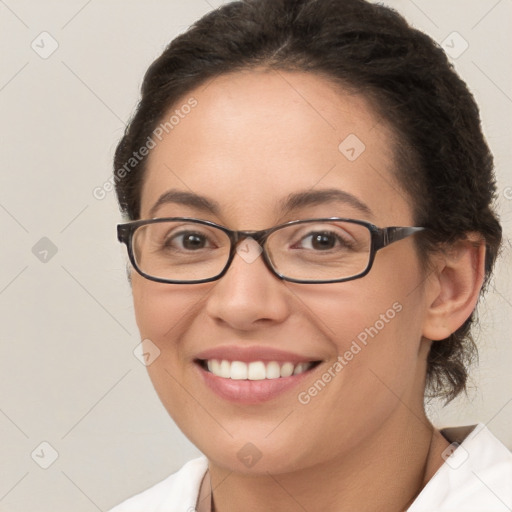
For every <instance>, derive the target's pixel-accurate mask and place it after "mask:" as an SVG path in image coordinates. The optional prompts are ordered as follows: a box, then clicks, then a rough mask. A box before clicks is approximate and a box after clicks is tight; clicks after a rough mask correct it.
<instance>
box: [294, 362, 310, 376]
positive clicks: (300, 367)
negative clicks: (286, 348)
mask: <svg viewBox="0 0 512 512" xmlns="http://www.w3.org/2000/svg"><path fill="white" fill-rule="evenodd" d="M307 368H308V363H299V364H298V365H297V366H296V367H295V369H294V370H293V375H298V374H299V373H304V372H305V371H306V370H307Z"/></svg>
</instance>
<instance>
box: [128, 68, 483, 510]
mask: <svg viewBox="0 0 512 512" xmlns="http://www.w3.org/2000/svg"><path fill="white" fill-rule="evenodd" d="M191 96H194V97H195V98H196V99H197V101H198V105H197V107H196V108H195V109H193V111H192V112H191V113H190V114H188V115H187V116H186V117H185V118H184V119H183V120H181V122H180V123H179V124H178V125H177V126H176V127H175V128H174V129H173V130H172V131H170V132H169V133H168V134H167V135H166V136H165V137H164V138H163V140H162V141H161V142H159V143H158V145H157V146H156V147H155V148H154V149H153V150H152V152H151V154H150V157H149V160H148V167H147V172H146V176H145V181H144V184H143V188H142V192H141V218H151V216H157V217H167V216H193V217H197V218H202V219H206V220H211V221H214V222H217V223H219V224H222V225H224V226H227V227H229V228H231V229H248V230H258V229H265V228H268V227H271V226H274V225H276V224H279V223H282V222H286V221H289V220H295V219H299V218H303V219H306V218H315V217H324V216H325V217H330V216H341V217H349V218H355V219H361V220H366V221H370V222H372V223H374V224H376V225H377V226H380V227H385V226H411V225H414V224H413V211H412V201H411V199H410V198H409V197H408V196H407V194H406V193H405V192H404V191H403V189H402V188H401V186H400V184H399V183H398V182H397V181H396V179H395V177H394V172H393V170H394V159H393V147H394V146H395V144H396V143H397V142H399V141H396V140H395V137H394V136H393V133H392V131H391V130H390V129H389V128H388V127H387V126H386V125H385V124H383V123H382V122H381V120H380V119H379V118H378V117H377V116H376V115H375V113H374V110H373V109H372V107H371V105H370V104H369V103H368V102H367V101H366V100H365V99H364V98H363V97H361V96H357V95H354V94H349V93H348V92H347V91H344V90H342V89H340V88H339V87H337V86H335V85H333V84H332V83H330V82H328V81H327V80H325V79H324V78H321V77H318V76H315V75H312V74H307V73H299V72H296V73H290V72H276V71H266V70H263V69H256V70H251V71H243V72H237V73H235V74H231V75H223V76H220V77H218V78H216V79H215V80H214V81H212V82H210V83H209V84H207V86H206V87H205V86H202V87H200V88H198V89H196V90H194V91H191V92H190V94H189V95H187V96H186V97H185V98H184V99H183V103H185V102H186V100H187V99H188V98H189V97H191ZM179 104H181V103H179ZM177 107H179V105H175V106H173V108H177ZM349 134H356V135H357V137H358V138H359V139H360V140H361V141H363V142H364V144H365V146H366V149H365V151H364V152H363V153H362V154H361V155H360V156H359V157H358V158H357V159H356V160H355V161H352V162H351V161H349V160H348V159H347V158H346V157H345V156H344V155H343V154H342V153H341V152H340V151H339V150H338V145H339V144H340V143H341V142H342V141H343V140H344V139H345V138H346V137H347V136H348V135H349ZM324 188H337V189H339V190H343V191H345V192H349V193H350V194H352V195H354V196H355V197H357V198H358V199H359V200H360V201H362V202H364V203H365V204H366V205H367V206H368V207H369V208H370V209H371V212H372V214H368V213H363V212H361V211H359V210H358V209H356V208H355V207H354V206H351V205H349V204H344V203H340V202H332V203H324V204H321V205H317V206H310V207H306V208H302V209H299V210H296V211H292V212H288V213H287V214H284V215H282V214H281V213H280V212H278V211H277V210H276V205H277V204H278V202H279V201H280V200H281V199H282V198H284V197H286V196H287V195H288V194H290V193H293V192H298V191H304V190H311V189H315V190H316V189H324ZM170 189H178V190H183V191H188V192H190V191H192V192H194V193H196V194H201V195H205V196H208V197H209V198H211V199H214V200H216V201H218V202H219V203H220V205H221V212H220V214H219V215H218V216H217V215H213V214H211V213H206V212H203V211H198V210H196V209H195V208H192V207H190V206H187V205H183V204H166V205H163V206H161V207H160V208H159V209H158V210H157V211H156V212H154V213H153V215H150V213H149V212H150V209H151V208H152V206H153V205H154V204H155V203H156V201H157V199H158V198H159V197H160V195H161V194H162V193H164V192H166V191H167V190H170ZM470 239H471V240H473V241H476V240H477V238H476V237H475V236H473V238H471V237H470ZM483 257H484V249H483V245H482V244H470V243H460V244H458V245H457V246H455V247H453V248H451V250H450V251H446V252H443V253H440V254H439V255H437V256H435V257H434V258H433V265H432V270H431V271H430V272H429V273H426V272H425V271H424V270H423V269H422V267H421V266H420V263H419V259H418V254H417V252H416V248H415V245H414V240H413V238H411V237H410V238H407V239H405V240H402V241H400V242H397V243H395V244H393V245H391V246H389V247H387V248H385V249H383V250H381V251H380V252H379V253H377V256H376V259H375V262H374V266H373V268H372V270H371V272H370V273H369V274H368V275H367V276H365V277H364V278H361V279H358V280H353V281H349V282H344V283H330V284H315V285H311V284H308V285H306V284H297V283H290V282H285V281H282V280H280V279H278V278H277V277H276V276H274V275H272V274H271V273H270V272H269V270H268V269H267V268H266V266H265V265H264V263H263V261H262V259H261V257H259V258H257V259H256V260H255V261H254V262H252V263H247V262H246V261H245V260H244V259H242V258H241V257H239V256H238V255H237V256H235V259H234V261H233V263H232V265H231V267H230V269H229V271H228V272H227V274H226V275H225V276H224V277H222V278H221V279H220V280H218V281H214V282H211V283H203V284H194V285H176V284H172V285H170V284H161V283H155V282H152V281H149V280H147V279H144V278H143V277H141V276H140V275H139V274H137V273H136V272H132V287H133V298H134V305H135V313H136V320H137V324H138V327H139V330H140V333H141V336H142V338H149V339H150V340H152V342H153V343H155V344H156V345H157V346H158V348H159V349H160V351H161V353H160V356H159V357H158V358H157V359H156V360H155V361H154V362H153V363H152V364H151V365H150V366H148V371H149V375H150V378H151V379H152V382H153V384H154V386H155V389H156V391H157V393H158V395H159V397H160V399H161V400H162V403H163V404H164V406H165V407H166V409H167V410H168V412H169V414H170V415H171V416H172V418H173V419H174V420H175V422H176V423H177V425H178V426H179V427H180V428H181V429H182V431H183V432H184V433H185V435H187V437H188V438H189V439H190V440H191V441H192V443H194V444H195V445H196V446H197V447H198V448H199V449H200V450H201V451H202V452H203V453H205V454H206V456H207V457H208V459H209V467H210V473H211V478H212V485H213V487H214V502H215V510H217V511H220V512H228V511H239V510H245V511H248V512H250V511H261V510H265V511H278V510H279V511H281V512H283V511H284V512H286V511H296V510H299V509H301V507H303V509H305V510H323V511H325V512H330V511H332V512H334V511H336V512H343V511H353V510H358V511H360V512H364V511H370V510H371V511H374V510H377V509H378V510H379V511H381V512H386V511H390V512H391V511H393V512H395V511H397V510H404V509H405V508H406V507H407V505H408V504H409V503H410V502H411V501H413V500H414V498H415V496H416V495H417V494H418V492H419V491H420V489H421V488H422V487H423V486H424V485H425V483H426V482H427V481H428V480H429V479H430V478H431V477H432V475H433V474H434V473H435V471H436V470H437V469H438V468H439V467H440V465H441V464H442V463H443V458H442V456H441V453H442V452H443V450H444V449H445V448H447V446H448V445H449V443H448V442H447V441H446V440H445V439H444V438H443V437H442V436H441V435H440V433H439V432H438V431H437V430H435V429H434V428H433V427H432V425H431V424H430V422H429V421H428V419H427V418H426V416H425V413H424V409H423V393H424V385H425V372H426V357H427V355H428V350H429V347H430V345H431V343H432V341H431V340H440V339H443V338H445V337H446V336H448V334H450V333H451V332H453V331H455V330H456V329H457V327H459V326H460V325H461V324H462V323H463V322H464V320H465V319H466V318H467V317H468V316H469V314H470V313H471V311H472V310H473V308H474V307H475V303H476V300H477V296H478V292H479V290H480V287H481V284H482V276H483ZM397 302H398V303H400V305H401V306H402V310H401V311H400V312H399V313H397V314H396V316H395V318H394V319H393V320H391V321H390V322H389V323H387V324H386V326H385V328H383V329H382V330H381V331H380V332H379V334H378V335H377V336H375V337H374V338H372V339H370V340H369V342H368V344H367V346H365V347H364V348H363V349H362V350H361V351H360V352H359V353H358V354H357V355H356V356H355V357H354V358H353V359H352V360H351V361H350V362H349V363H348V364H347V365H346V366H344V368H343V370H342V371H341V372H339V373H338V374H337V375H336V377H335V378H333V379H332V380H331V382H329V384H328V385H327V386H326V387H325V388H324V389H323V390H322V391H321V392H320V393H318V395H317V396H315V397H314V398H312V399H311V401H310V402H309V403H308V404H307V405H303V404H301V403H299V401H298V399H297V394H298V392H300V391H304V390H307V389H308V388H309V387H310V386H311V385H312V384H313V383H314V382H315V381H316V380H317V379H319V378H321V376H322V374H323V373H325V372H326V371H327V370H328V368H329V367H332V365H333V364H334V362H335V361H336V360H337V357H338V356H340V355H341V356H343V354H344V353H345V352H346V351H347V350H348V349H349V347H350V345H351V343H352V341H353V340H354V339H355V338H356V336H357V335H358V334H359V333H360V332H362V331H364V329H365V328H367V327H369V326H372V325H374V324H375V322H376V321H377V320H378V319H379V318H380V315H381V314H384V313H385V312H386V311H387V310H389V309H390V308H392V305H393V304H394V303H397ZM227 343H229V344H237V345H243V346H254V345H258V346H264V347H265V346H270V347H277V348H280V349H283V350H287V351H291V352H293V353H296V354H300V355H307V356H308V358H310V359H311V360H321V361H322V362H321V364H320V365H319V366H318V367H317V368H316V369H314V370H313V371H312V372H311V373H310V374H309V375H308V376H307V378H306V379H305V380H304V381H303V383H301V385H300V388H299V389H296V388H294V389H292V390H291V391H287V392H285V393H284V394H281V395H280V396H278V397H276V398H275V399H273V400H270V401H268V402H265V403H262V404H256V405H236V404H233V403H232V402H229V401H227V400H224V399H222V398H220V397H219V396H217V395H216V394H214V393H213V392H212V391H211V390H210V389H209V388H208V387H207V386H206V385H205V384H204V383H203V382H202V380H201V379H200V378H199V375H198V369H197V366H196V364H195V363H194V357H195V355H196V354H197V353H198V352H200V351H202V350H205V349H207V348H210V347H216V346H220V345H223V344H227ZM247 443H252V444H253V445H255V446H256V447H257V450H258V451H259V452H260V453H261V459H260V460H259V461H258V462H257V463H256V464H255V465H254V466H252V467H250V468H248V467H246V466H245V465H244V464H243V463H242V461H241V460H239V458H238V457H237V453H238V452H239V450H240V449H241V448H242V447H243V446H244V445H246V444H247ZM201 506H203V505H201Z"/></svg>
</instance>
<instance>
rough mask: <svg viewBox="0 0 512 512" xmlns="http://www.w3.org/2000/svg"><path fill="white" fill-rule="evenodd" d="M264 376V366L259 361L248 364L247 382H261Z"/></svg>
mask: <svg viewBox="0 0 512 512" xmlns="http://www.w3.org/2000/svg"><path fill="white" fill-rule="evenodd" d="M265 375H266V371H265V365H264V364H263V363H262V362H261V361H255V362H254V363H249V366H248V370H247V378H248V379H249V380H263V379H264V378H265Z"/></svg>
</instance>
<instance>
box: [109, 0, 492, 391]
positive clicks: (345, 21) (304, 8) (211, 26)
mask: <svg viewBox="0 0 512 512" xmlns="http://www.w3.org/2000/svg"><path fill="white" fill-rule="evenodd" d="M255 67H263V68H267V69H274V70H283V71H301V72H311V73H314V74H317V75H321V76H323V77H325V78H327V79H329V80H332V81H334V82H335V83H338V84H340V85H342V86H343V87H345V88H348V89H350V90H351V91H355V92H358V93H360V94H362V95H363V96H365V97H366V98H368V99H369V100H370V101H371V102H372V105H374V106H375V108H376V111H377V113H378V114H379V115H380V116H382V118H383V120H385V121H386V122H387V124H388V125H389V126H390V127H391V128H392V130H393V133H394V134H395V141H394V142H395V158H396V164H397V171H396V172H397V177H398V179H399V181H400V182H401V184H402V186H403V188H404V189H405V190H406V191H407V193H408V194H409V196H410V197H411V198H412V204H413V205H414V209H415V223H416V225H418V226H425V227H428V228H430V234H429V235H428V236H425V237H423V236H422V237H419V242H418V243H419V247H420V249H421V254H423V255H428V254H430V253H431V251H433V250H436V248H439V246H440V245H443V244H446V243H451V242H453V241H456V240H460V239H463V238H464V237H465V234H466V233H468V232H478V233H480V234H481V235H482V236H483V238H484V239H485V241H486V246H487V255H486V262H485V270H486V283H487V281H488V279H489V276H490V274H491V271H492V267H493V265H494V261H495V259H496V256H497V252H498V249H499V246H500V243H501V227H500V224H499V222H498V219H497V216H496V214H495V212H494V209H493V202H494V199H495V195H496V190H495V189H496V185H495V178H494V174H493V158H492V155H491V153H490V151H489V148H488V146H487V144H486V142H485V139H484V137H483V135H482V131H481V126H480V116H479V111H478V107H477V105H476V103H475V100H474V98H473V96H472V94H471V93H470V92H469V90H468V88H467V86H466V84H465V83H464V82H463V81H462V80H461V79H460V78H459V76H458V75H457V74H456V73H455V71H454V69H453V67H452V65H451V64H450V62H449V61H448V59H447V57H446V55H445V53H444V52H443V50H442V49H441V48H440V47H439V46H438V45H437V43H435V42H434V41H433V40H432V39H431V38H430V37H428V36H427V35H425V34H424V33H422V32H420V31H418V30H416V29H414V28H412V27H411V26H409V24H408V23H407V22H406V21H405V20H404V18H403V17H402V16H400V15H399V14H398V13H397V12H395V11H394V10H392V9H390V8H388V7H384V6H382V5H377V4H371V3H369V2H366V1H365V0H242V1H237V2H231V3H228V4H225V5H223V6H222V7H220V8H218V9H216V10H214V11H211V12H210V13H208V14H207V15H205V16H204V17H202V18H201V19H200V20H199V21H197V22H196V23H195V24H194V25H192V27H190V28H189V29H188V30H187V31H186V32H185V33H183V34H181V35H179V36H178V37H176V38H175V39H174V40H173V41H172V42H171V43H170V44H169V45H168V46H167V48H166V49H165V51H164V52H163V53H162V55H161V56H160V57H159V58H158V59H157V60H156V61H155V62H153V64H152V65H151V66H150V67H149V69H148V70H147V72H146V74H145V77H144V81H143V84H142V91H141V93H142V97H141V100H140V102H139V104H138V107H137V110H136V112H135V114H134V116H133V118H132V119H131V121H130V122H129V124H128V126H127V127H126V130H125V134H124V137H123V138H122V140H121V141H120V142H119V145H118V147H117V150H116V153H115V158H114V179H115V183H116V192H117V196H118V200H119V204H120V208H121V211H122V212H123V214H124V215H125V216H126V217H127V218H128V219H137V218H139V216H140V193H141V185H142V180H143V178H144V168H145V162H146V158H141V159H140V162H139V161H137V162H136V165H133V166H132V167H133V168H127V166H126V163H127V162H128V161H130V158H133V153H134V152H137V151H138V150H139V148H141V147H143V146H145V145H147V144H148V141H149V140H150V139H151V137H152V136H153V134H154V131H155V129H156V128H157V127H158V125H159V123H161V122H162V119H163V117H164V115H168V112H169V110H170V109H171V107H175V106H176V105H177V102H178V101H179V100H182V98H184V97H185V95H186V94H188V93H190V92H191V91H192V90H194V89H196V88H197V87H198V86H199V85H201V84H203V83H205V82H206V81H207V80H210V79H212V78H214V77H215V76H218V75H221V74H225V73H232V72H236V71H237V70H242V69H251V68H255ZM121 169H124V172H120V171H121ZM472 321H473V315H472V316H471V317H470V318H468V319H467V320H466V322H465V323H464V324H463V325H462V326H461V327H460V328H459V329H458V330H457V331H456V332H454V333H453V334H452V335H451V336H450V337H448V338H446V339H444V340H441V341H435V342H433V344H432V348H431V351H430V354H429V358H428V368H427V389H426V396H438V397H444V398H445V399H446V400H447V401H449V400H451V399H452V398H454V397H455V396H456V395H457V394H459V393H460V392H461V391H463V390H465V389H466V381H467V377H468V371H467V370H468V367H469V364H470V363H471V362H472V360H473V359H474V357H475V356H476V353H477V352H476V346H475V343H474V341H473V339H472V337H471V334H470V327H471V324H472Z"/></svg>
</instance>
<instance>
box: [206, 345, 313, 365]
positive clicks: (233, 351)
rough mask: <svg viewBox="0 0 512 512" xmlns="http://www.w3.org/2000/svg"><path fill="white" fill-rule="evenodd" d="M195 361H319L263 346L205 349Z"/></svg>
mask: <svg viewBox="0 0 512 512" xmlns="http://www.w3.org/2000/svg"><path fill="white" fill-rule="evenodd" d="M196 359H200V360H208V359H217V360H219V361H222V360H227V361H242V362H246V363H250V362H252V361H263V362H270V361H278V362H283V363H284V362H289V363H293V364H298V363H309V362H311V361H320V359H319V358H318V357H316V358H315V357H309V356H303V355H300V354H294V353H293V352H287V351H285V350H279V349H276V348H271V347H264V346H261V345H260V346H251V347H246V346H240V345H225V346H219V347H213V348H209V349H206V350H204V351H202V352H200V353H199V354H197V355H196Z"/></svg>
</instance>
